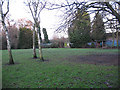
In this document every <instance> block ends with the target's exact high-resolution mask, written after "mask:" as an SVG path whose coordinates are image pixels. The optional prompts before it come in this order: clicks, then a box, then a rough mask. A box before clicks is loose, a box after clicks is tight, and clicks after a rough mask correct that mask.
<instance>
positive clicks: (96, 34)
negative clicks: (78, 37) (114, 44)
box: [91, 12, 106, 42]
mask: <svg viewBox="0 0 120 90" xmlns="http://www.w3.org/2000/svg"><path fill="white" fill-rule="evenodd" d="M105 33H106V32H105V27H104V22H103V18H102V16H101V14H100V13H99V12H98V13H97V14H96V16H95V21H94V24H93V26H92V33H91V37H92V39H93V40H94V41H95V40H96V41H99V42H101V41H104V40H105V39H106V34H105Z"/></svg>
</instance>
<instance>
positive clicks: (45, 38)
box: [43, 28, 50, 43]
mask: <svg viewBox="0 0 120 90" xmlns="http://www.w3.org/2000/svg"><path fill="white" fill-rule="evenodd" d="M43 34H44V42H45V43H49V42H50V41H49V39H48V34H47V31H46V28H43Z"/></svg>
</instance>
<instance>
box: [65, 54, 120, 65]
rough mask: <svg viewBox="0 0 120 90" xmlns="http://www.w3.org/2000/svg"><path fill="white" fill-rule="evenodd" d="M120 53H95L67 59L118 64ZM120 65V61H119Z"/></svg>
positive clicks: (78, 61) (101, 63) (90, 62)
mask: <svg viewBox="0 0 120 90" xmlns="http://www.w3.org/2000/svg"><path fill="white" fill-rule="evenodd" d="M119 57H120V55H118V54H93V55H83V56H71V57H67V60H69V61H70V62H75V63H88V64H95V65H118V63H119V62H118V58H119ZM119 65H120V63H119Z"/></svg>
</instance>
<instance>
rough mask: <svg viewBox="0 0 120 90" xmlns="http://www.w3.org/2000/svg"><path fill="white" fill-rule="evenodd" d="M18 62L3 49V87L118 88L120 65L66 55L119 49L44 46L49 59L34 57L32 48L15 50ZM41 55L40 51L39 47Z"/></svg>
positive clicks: (46, 56)
mask: <svg viewBox="0 0 120 90" xmlns="http://www.w3.org/2000/svg"><path fill="white" fill-rule="evenodd" d="M12 52H13V57H14V61H15V62H16V63H17V64H15V65H6V63H8V52H7V50H3V51H2V56H3V57H2V75H3V76H2V79H3V82H2V85H3V88H56V87H57V88H68V87H69V88H107V87H113V88H116V87H118V67H117V66H105V65H104V66H103V65H93V64H80V63H74V62H69V61H68V60H66V59H65V58H66V57H70V56H73V57H74V55H88V54H92V53H117V52H118V50H117V49H68V48H64V49H63V48H61V49H43V55H44V59H45V60H46V61H45V62H41V61H40V60H39V59H32V49H21V50H20V49H18V50H12ZM37 54H38V50H37Z"/></svg>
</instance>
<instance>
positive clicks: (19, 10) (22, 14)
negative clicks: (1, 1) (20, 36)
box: [9, 0, 87, 39]
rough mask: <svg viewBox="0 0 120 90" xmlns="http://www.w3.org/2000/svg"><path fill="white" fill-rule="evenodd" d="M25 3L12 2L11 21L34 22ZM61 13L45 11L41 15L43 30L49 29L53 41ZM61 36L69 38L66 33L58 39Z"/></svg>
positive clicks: (20, 0)
mask: <svg viewBox="0 0 120 90" xmlns="http://www.w3.org/2000/svg"><path fill="white" fill-rule="evenodd" d="M24 1H25V0H10V11H9V14H10V15H11V17H10V18H11V19H14V20H16V21H17V20H18V19H21V18H25V19H28V20H31V21H33V18H32V16H31V13H28V12H29V8H28V7H27V6H25V4H24V3H23V2H24ZM47 1H48V0H47ZM49 1H52V2H55V3H56V2H57V3H59V2H63V1H64V0H49ZM69 1H73V0H69ZM80 1H87V0H80ZM60 13H61V12H60V11H58V10H53V11H51V10H50V11H48V10H45V9H44V10H43V11H42V12H41V15H40V19H41V28H46V29H47V32H48V37H49V39H52V37H53V35H54V31H55V30H56V29H57V27H58V25H59V22H60V19H61V18H60V17H58V16H59V15H60ZM61 36H64V37H67V35H66V34H64V33H61V34H58V37H61ZM42 37H43V34H42Z"/></svg>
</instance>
